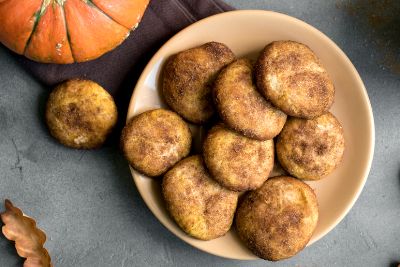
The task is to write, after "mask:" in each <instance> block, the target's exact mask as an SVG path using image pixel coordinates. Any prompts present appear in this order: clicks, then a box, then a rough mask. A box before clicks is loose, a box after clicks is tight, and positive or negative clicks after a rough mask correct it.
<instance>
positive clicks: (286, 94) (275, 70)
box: [256, 41, 335, 118]
mask: <svg viewBox="0 0 400 267" xmlns="http://www.w3.org/2000/svg"><path fill="white" fill-rule="evenodd" d="M256 81H257V86H258V88H259V90H260V91H261V93H262V94H264V96H265V97H266V98H267V99H268V100H269V101H271V102H272V104H273V105H274V106H276V107H278V108H279V109H281V110H282V111H284V112H285V113H286V114H287V115H290V116H293V117H300V118H315V117H318V116H320V115H322V114H324V113H325V112H327V111H328V110H329V108H330V107H331V105H332V103H333V100H334V95H335V88H334V86H333V83H332V81H331V79H330V77H329V75H328V73H327V72H326V70H325V68H324V67H323V66H322V64H321V62H320V60H319V59H318V57H317V56H316V55H315V54H314V52H313V51H312V50H311V49H310V48H308V47H307V46H306V45H304V44H301V43H297V42H293V41H276V42H272V43H271V44H269V45H267V46H266V47H265V48H264V50H263V51H262V52H261V54H260V56H259V58H258V61H257V64H256Z"/></svg>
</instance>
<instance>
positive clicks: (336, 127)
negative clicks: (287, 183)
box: [276, 112, 345, 180]
mask: <svg viewBox="0 0 400 267" xmlns="http://www.w3.org/2000/svg"><path fill="white" fill-rule="evenodd" d="M344 149H345V142H344V136H343V128H342V126H341V125H340V123H339V121H338V120H337V119H336V118H335V116H333V115H332V114H331V113H329V112H328V113H326V114H324V115H322V116H319V117H317V118H315V119H312V120H306V119H299V118H290V119H288V121H287V122H286V124H285V126H284V127H283V130H282V132H281V133H280V135H279V136H278V140H277V143H276V152H277V156H278V159H279V162H280V163H281V165H282V167H283V168H284V169H285V170H286V171H287V172H289V173H290V174H292V175H293V176H296V177H297V178H300V179H304V180H319V179H321V178H323V177H324V176H326V175H328V174H330V173H331V172H332V171H333V170H334V169H335V168H336V167H337V166H338V165H339V163H340V162H341V160H342V157H343V153H344Z"/></svg>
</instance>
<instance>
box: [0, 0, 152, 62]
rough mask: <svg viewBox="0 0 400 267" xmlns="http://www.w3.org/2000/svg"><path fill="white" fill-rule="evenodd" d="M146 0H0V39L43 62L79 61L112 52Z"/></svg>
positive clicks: (138, 17) (129, 28) (134, 26)
mask: <svg viewBox="0 0 400 267" xmlns="http://www.w3.org/2000/svg"><path fill="white" fill-rule="evenodd" d="M148 3H149V0H0V42H1V43H3V44H4V45H5V46H6V47H8V48H9V49H11V50H13V51H14V52H16V53H18V54H21V55H25V56H26V57H28V58H30V59H32V60H35V61H38V62H44V63H58V64H68V63H73V62H84V61H88V60H92V59H95V58H98V57H100V56H101V55H103V54H104V53H106V52H108V51H111V50H113V49H114V48H115V47H117V46H118V45H119V44H121V43H122V42H123V41H124V40H125V38H127V37H128V36H129V33H130V32H131V30H133V29H135V28H136V27H137V26H138V24H139V22H140V20H141V18H142V16H143V13H144V11H145V10H146V7H147V5H148Z"/></svg>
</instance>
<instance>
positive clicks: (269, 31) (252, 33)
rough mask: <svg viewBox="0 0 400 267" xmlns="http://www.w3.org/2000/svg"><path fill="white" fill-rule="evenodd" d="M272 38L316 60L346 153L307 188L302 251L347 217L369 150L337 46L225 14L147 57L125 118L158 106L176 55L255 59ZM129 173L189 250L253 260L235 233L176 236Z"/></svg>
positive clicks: (294, 23) (366, 128) (370, 132)
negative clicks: (310, 193) (164, 74)
mask: <svg viewBox="0 0 400 267" xmlns="http://www.w3.org/2000/svg"><path fill="white" fill-rule="evenodd" d="M275 40H294V41H298V42H301V43H304V44H306V45H308V46H309V47H310V48H311V49H312V50H313V51H314V52H315V53H316V54H317V55H318V56H319V58H320V59H321V61H322V63H323V64H324V66H325V67H326V69H327V70H328V72H329V74H330V76H331V78H332V79H333V81H334V84H335V87H336V96H335V104H334V105H333V107H332V112H333V113H334V114H335V115H336V116H337V118H338V119H339V121H340V122H341V123H342V125H343V128H344V132H345V140H346V146H347V147H346V152H345V155H344V159H343V162H342V164H341V165H340V167H339V168H338V169H337V170H335V171H334V173H332V174H331V175H330V176H329V177H327V178H325V179H323V180H321V181H319V182H309V183H308V184H309V185H311V187H312V188H314V190H315V192H316V194H317V197H318V201H319V207H320V220H319V222H318V226H317V229H316V230H315V233H314V235H313V237H312V239H311V241H310V242H309V245H310V244H312V243H314V242H315V241H317V240H318V239H320V238H321V237H323V236H324V235H326V234H327V233H328V232H329V231H330V230H332V229H333V228H334V227H335V226H336V225H337V224H338V223H339V222H340V221H341V220H342V219H343V217H344V216H345V215H346V214H347V212H349V210H350V208H351V207H352V206H353V204H354V202H355V201H356V200H357V198H358V196H359V194H360V192H361V190H362V188H363V186H364V184H365V181H366V179H367V176H368V172H369V169H370V166H371V161H372V156H373V151H374V140H375V130H374V120H373V116H372V109H371V104H370V102H369V99H368V95H367V92H366V90H365V87H364V85H363V82H362V81H361V78H360V76H359V75H358V73H357V71H356V69H355V68H354V66H353V64H352V63H351V62H350V60H349V59H348V58H347V56H346V55H345V54H344V53H343V52H342V50H340V48H339V47H338V46H337V45H336V44H335V43H333V42H332V41H331V40H330V39H329V38H328V37H327V36H325V35H324V34H323V33H321V32H320V31H318V30H317V29H315V28H313V27H312V26H310V25H308V24H306V23H304V22H302V21H300V20H298V19H295V18H292V17H289V16H286V15H283V14H279V13H275V12H269V11H258V10H253V11H248V10H243V11H233V12H227V13H223V14H219V15H215V16H212V17H209V18H207V19H204V20H201V21H199V22H197V23H195V24H193V25H191V26H189V27H187V28H186V29H184V30H182V31H181V32H179V33H178V34H176V35H175V36H174V37H173V38H172V39H170V40H169V41H168V42H167V43H166V44H165V45H164V46H163V47H162V48H161V49H160V50H159V51H158V52H157V53H156V54H155V55H154V57H153V58H152V59H151V61H150V62H149V63H148V65H147V66H146V68H145V69H144V71H143V73H142V75H141V76H140V79H139V81H138V83H137V85H136V87H135V91H134V93H133V96H132V99H131V102H130V106H129V110H128V119H130V118H131V117H132V116H134V115H135V114H138V113H141V112H143V111H144V110H148V109H153V108H157V107H160V106H161V107H164V106H165V105H164V104H163V103H162V100H161V98H160V94H159V82H160V78H159V77H160V72H161V67H162V65H163V63H164V62H165V60H166V59H167V58H168V57H169V56H170V55H172V54H174V53H177V52H179V51H182V50H185V49H188V48H191V47H194V46H198V45H201V44H203V43H205V42H209V41H218V42H222V43H225V44H226V45H228V46H229V47H230V48H231V49H232V50H233V51H234V52H235V54H236V55H237V56H238V57H250V58H255V57H256V56H257V54H258V53H259V51H260V50H261V49H262V48H263V47H264V46H265V45H266V44H268V43H270V42H271V41H275ZM131 170H132V175H133V179H134V181H135V183H136V186H137V188H138V190H139V192H140V194H141V195H142V198H143V199H144V201H145V202H146V204H147V206H148V207H149V208H150V210H151V211H152V212H153V213H154V215H155V216H156V217H157V218H158V220H160V222H161V223H162V224H163V225H164V226H165V227H167V228H168V229H169V230H170V231H171V232H173V233H174V234H175V235H177V236H178V237H179V238H181V239H182V240H184V241H185V242H187V243H189V244H190V245H192V246H194V247H196V248H198V249H201V250H203V251H206V252H208V253H211V254H214V255H218V256H221V257H226V258H232V259H241V260H250V259H256V258H257V257H256V256H255V255H253V254H252V253H251V252H250V251H249V250H248V249H247V248H246V247H244V246H243V245H242V243H241V242H240V241H239V239H238V237H237V235H236V233H235V231H233V230H231V231H230V232H229V233H228V234H227V235H225V236H224V237H221V238H218V239H215V240H212V241H199V240H196V239H194V238H191V237H189V236H187V235H186V234H185V233H184V232H182V231H181V230H180V229H179V228H178V226H177V225H176V224H175V223H174V221H173V220H172V219H171V218H170V217H169V216H168V214H167V212H166V210H165V207H164V205H163V201H162V196H161V193H160V184H159V182H157V181H155V180H152V179H149V178H147V177H145V176H143V175H141V174H139V173H137V172H136V171H134V170H133V169H131Z"/></svg>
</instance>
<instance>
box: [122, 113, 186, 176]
mask: <svg viewBox="0 0 400 267" xmlns="http://www.w3.org/2000/svg"><path fill="white" fill-rule="evenodd" d="M191 143H192V136H191V132H190V129H189V126H188V125H187V123H186V122H185V121H184V120H183V119H182V118H181V117H179V115H178V114H176V113H175V112H172V111H169V110H166V109H155V110H150V111H146V112H143V113H141V114H139V115H137V116H135V117H133V118H132V119H131V120H130V121H129V123H128V124H127V125H126V126H125V128H124V129H123V130H122V135H121V147H122V150H123V152H124V154H125V157H126V159H127V160H128V161H129V163H130V164H131V165H132V167H133V168H135V169H136V170H138V171H139V172H141V173H144V174H146V175H147V176H159V175H162V174H163V173H165V172H166V171H167V170H168V169H170V168H171V167H172V166H174V165H175V163H177V162H178V161H179V160H181V159H182V158H184V157H186V156H187V155H188V154H189V152H190V146H191Z"/></svg>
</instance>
